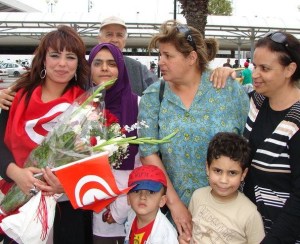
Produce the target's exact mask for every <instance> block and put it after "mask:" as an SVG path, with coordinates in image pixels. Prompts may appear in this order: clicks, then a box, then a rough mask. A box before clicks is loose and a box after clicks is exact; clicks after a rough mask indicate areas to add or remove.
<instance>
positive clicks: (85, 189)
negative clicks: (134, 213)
mask: <svg viewBox="0 0 300 244" xmlns="http://www.w3.org/2000/svg"><path fill="white" fill-rule="evenodd" d="M55 174H56V176H57V177H58V179H59V180H60V182H61V184H62V186H63V188H64V190H65V193H66V194H67V196H68V198H69V200H70V202H71V204H72V206H73V207H74V208H75V209H76V208H82V209H88V210H93V211H94V212H100V211H101V210H102V209H103V208H105V207H106V206H107V205H109V204H110V203H111V202H113V201H114V200H115V199H116V198H117V196H119V195H122V194H126V193H127V192H128V191H129V190H130V189H131V187H129V188H126V189H123V190H119V189H118V187H117V184H116V181H115V178H114V175H113V173H112V170H111V167H110V164H109V161H108V153H107V152H104V153H100V154H96V155H93V156H90V157H88V158H85V159H81V160H78V161H76V162H74V163H71V164H68V165H65V166H62V167H60V168H57V169H56V170H55Z"/></svg>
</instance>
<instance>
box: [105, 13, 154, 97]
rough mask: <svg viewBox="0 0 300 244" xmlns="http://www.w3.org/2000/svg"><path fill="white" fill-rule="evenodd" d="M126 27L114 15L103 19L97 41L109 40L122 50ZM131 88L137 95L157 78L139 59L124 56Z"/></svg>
mask: <svg viewBox="0 0 300 244" xmlns="http://www.w3.org/2000/svg"><path fill="white" fill-rule="evenodd" d="M127 36H128V35H127V27H126V25H125V22H124V21H123V20H122V19H120V18H118V17H115V16H111V17H108V18H106V19H104V20H103V21H102V23H101V26H100V31H99V43H102V42H109V43H112V44H114V45H116V46H117V47H118V48H119V49H120V50H121V51H123V49H124V47H125V45H126V40H127ZM124 59H125V65H126V68H127V71H128V76H129V80H130V83H131V88H132V90H133V91H134V92H135V93H136V94H137V95H139V96H142V94H143V91H144V90H145V89H146V88H147V87H148V86H149V85H151V84H152V83H153V82H155V81H156V80H158V78H157V76H156V75H155V74H153V73H152V72H150V70H149V69H148V68H147V67H146V66H145V65H143V64H141V63H140V62H139V61H137V60H134V59H132V58H130V57H126V56H124Z"/></svg>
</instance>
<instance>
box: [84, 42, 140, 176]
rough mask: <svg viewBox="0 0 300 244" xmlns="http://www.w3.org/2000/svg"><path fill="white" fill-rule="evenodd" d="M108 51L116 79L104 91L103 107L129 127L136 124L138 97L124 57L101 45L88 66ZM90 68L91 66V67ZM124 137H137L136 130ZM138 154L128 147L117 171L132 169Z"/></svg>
mask: <svg viewBox="0 0 300 244" xmlns="http://www.w3.org/2000/svg"><path fill="white" fill-rule="evenodd" d="M102 48H106V49H108V50H109V51H110V52H111V54H112V56H113V57H114V60H115V61H116V63H117V67H118V72H119V74H118V79H117V81H116V82H115V84H114V85H113V86H112V87H110V88H109V89H108V90H107V91H106V95H105V98H104V101H105V107H106V108H107V109H108V110H109V111H110V112H111V113H113V114H114V115H115V116H117V118H118V119H119V123H120V125H121V127H124V126H125V125H128V126H131V125H133V124H135V123H136V122H137V116H138V101H137V99H138V96H137V95H136V94H134V93H133V92H132V90H131V85H130V82H129V78H128V73H127V69H126V67H125V63H124V57H123V54H122V52H121V51H120V49H119V48H118V47H116V46H115V45H113V44H110V43H101V44H98V45H96V46H95V47H94V48H93V49H92V51H91V52H90V56H89V64H90V66H91V65H92V62H93V60H94V58H95V56H96V55H97V53H98V52H99V51H100V50H101V49H102ZM91 67H92V66H91ZM126 136H137V132H136V130H134V131H132V132H130V133H127V134H126ZM137 152H138V147H137V146H136V145H130V146H129V156H128V158H126V159H124V160H123V162H122V164H121V167H120V168H119V169H123V170H128V169H133V168H134V159H135V156H136V154H137Z"/></svg>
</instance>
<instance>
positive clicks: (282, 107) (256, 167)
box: [244, 31, 300, 244]
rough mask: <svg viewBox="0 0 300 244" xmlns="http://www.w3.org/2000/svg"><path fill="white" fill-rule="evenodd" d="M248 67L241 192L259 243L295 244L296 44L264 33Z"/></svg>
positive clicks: (299, 212)
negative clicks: (258, 229) (260, 225)
mask: <svg viewBox="0 0 300 244" xmlns="http://www.w3.org/2000/svg"><path fill="white" fill-rule="evenodd" d="M253 64H254V70H253V74H252V78H253V88H254V90H255V91H253V92H252V93H250V95H251V101H250V111H249V115H248V119H247V124H246V127H245V133H244V136H245V137H246V138H248V139H249V142H250V146H251V150H252V156H251V158H252V162H251V167H250V169H249V174H248V176H247V177H246V185H245V187H244V192H245V194H246V195H247V196H248V197H249V198H250V199H251V200H252V201H253V202H255V203H256V205H257V208H258V211H259V212H260V213H261V215H262V217H263V221H264V227H265V232H266V237H265V238H264V240H263V241H262V242H261V243H270V244H271V243H272V244H276V243H299V241H300V228H299V222H300V162H299V161H300V150H299V148H300V133H299V127H300V89H299V84H298V82H299V79H300V42H299V41H298V40H297V38H296V37H294V36H293V35H291V34H289V33H286V32H281V31H276V32H272V33H268V34H267V35H266V36H265V37H263V38H261V39H259V40H258V42H257V44H256V47H255V50H254V56H253ZM296 240H298V242H297V241H296Z"/></svg>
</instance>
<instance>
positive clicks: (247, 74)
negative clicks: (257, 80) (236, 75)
mask: <svg viewBox="0 0 300 244" xmlns="http://www.w3.org/2000/svg"><path fill="white" fill-rule="evenodd" d="M244 67H245V69H244V70H243V71H242V73H241V76H242V77H241V82H242V85H243V88H244V90H245V91H246V92H247V93H248V94H249V93H250V92H252V91H253V85H252V82H253V80H252V71H251V70H250V69H249V63H248V62H245V63H244Z"/></svg>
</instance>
